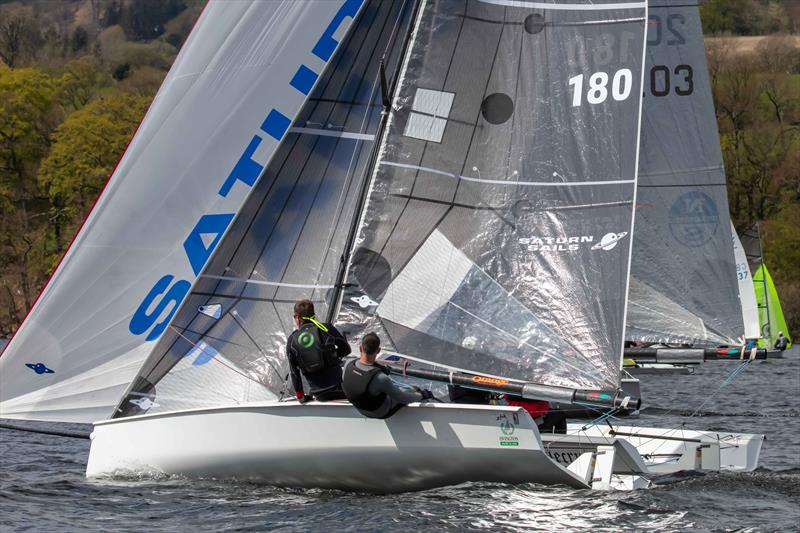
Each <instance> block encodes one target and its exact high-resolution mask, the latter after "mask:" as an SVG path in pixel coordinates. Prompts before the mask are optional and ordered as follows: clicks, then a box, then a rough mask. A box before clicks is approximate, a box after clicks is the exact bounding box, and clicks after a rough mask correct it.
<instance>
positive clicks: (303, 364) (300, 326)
mask: <svg viewBox="0 0 800 533" xmlns="http://www.w3.org/2000/svg"><path fill="white" fill-rule="evenodd" d="M294 323H295V325H296V326H297V329H296V330H294V331H293V332H292V334H291V335H289V339H288V341H287V342H286V357H287V358H288V359H289V373H290V374H291V376H292V386H293V387H294V390H295V396H296V397H297V399H298V400H300V402H301V403H305V402H307V401H309V399H310V397H309V396H313V398H314V399H315V400H317V401H318V402H329V401H331V400H344V399H345V396H344V392H343V391H342V361H341V359H342V357H345V356H347V355H349V354H350V351H351V350H350V345H349V344H347V340H345V338H344V336H343V335H342V334H341V333H339V331H338V330H337V329H336V328H335V327H333V324H327V323H326V324H323V323H321V322H319V321H317V319H316V318H315V317H314V304H313V303H312V302H311V300H300V301H299V302H297V303H296V304H294ZM301 372H302V375H303V377H305V378H306V381H307V382H308V387H309V391H308V394H309V396H306V394H305V391H304V390H303V380H302V379H301V377H300V374H301Z"/></svg>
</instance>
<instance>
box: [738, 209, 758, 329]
mask: <svg viewBox="0 0 800 533" xmlns="http://www.w3.org/2000/svg"><path fill="white" fill-rule="evenodd" d="M731 236H732V239H733V258H734V260H735V261H736V279H737V280H738V282H739V303H741V304H742V320H744V336H745V338H746V339H757V338H759V337H760V336H761V333H760V325H759V321H758V303H756V290H755V287H754V286H753V276H752V274H751V272H750V266H749V265H748V264H747V255H746V254H745V252H744V248H743V247H742V241H740V240H739V235H738V234H737V233H736V228H734V227H733V222H731Z"/></svg>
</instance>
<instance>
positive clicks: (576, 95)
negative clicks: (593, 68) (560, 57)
mask: <svg viewBox="0 0 800 533" xmlns="http://www.w3.org/2000/svg"><path fill="white" fill-rule="evenodd" d="M583 78H584V75H583V74H578V75H577V76H573V77H571V78H570V79H569V85H570V87H572V91H573V92H572V106H573V107H577V106H579V105H581V104H582V103H583ZM632 88H633V74H632V73H631V71H630V69H627V68H624V69H621V70H618V71H617V72H615V73H614V77H613V78H612V79H611V97H612V98H613V99H614V100H616V101H618V102H619V101H621V100H625V99H626V98H627V97H628V96H630V94H631V89H632ZM608 92H609V91H608V74H606V73H605V72H595V73H594V74H592V75H591V76H589V87H588V88H587V90H586V101H587V102H589V103H590V104H602V103H603V102H605V101H606V99H607V98H608Z"/></svg>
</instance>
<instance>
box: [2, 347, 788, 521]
mask: <svg viewBox="0 0 800 533" xmlns="http://www.w3.org/2000/svg"><path fill="white" fill-rule="evenodd" d="M735 366H736V363H727V362H713V363H707V364H705V365H703V366H702V367H701V368H699V369H698V371H697V372H696V373H695V374H694V375H690V376H678V375H672V376H669V375H665V376H642V392H643V395H644V397H645V403H646V405H647V406H648V407H647V408H646V409H645V410H644V412H643V413H642V415H641V416H640V417H639V418H638V419H632V420H630V422H632V423H633V424H635V425H655V426H660V427H676V426H680V425H681V424H683V423H686V426H687V427H691V428H695V429H706V430H719V431H738V432H748V433H763V434H765V435H766V436H767V440H766V442H765V443H764V447H763V449H762V453H761V465H762V466H761V467H760V468H759V469H758V470H756V471H755V472H752V473H747V474H701V473H690V474H681V475H671V476H662V477H657V478H655V483H654V486H653V488H651V489H648V490H640V491H634V492H599V491H589V490H586V491H575V490H572V489H567V488H561V487H542V486H537V485H518V486H509V485H501V484H489V483H470V484H464V485H459V486H456V487H446V488H440V489H435V490H429V491H424V492H416V493H407V494H397V495H390V496H373V495H368V494H352V493H344V492H338V491H329V490H295V489H282V488H275V487H268V486H259V485H253V484H246V483H222V482H212V481H194V480H186V479H176V478H167V479H115V480H104V481H87V480H86V479H85V478H84V468H85V464H86V458H87V455H88V449H89V442H88V441H87V440H80V439H70V438H64V437H56V436H48V435H41V434H34V433H23V432H18V431H11V430H6V429H0V531H2V532H3V533H7V532H11V531H23V530H29V531H265V530H277V531H385V530H417V531H434V530H467V531H483V530H491V531H523V530H525V531H537V530H538V531H554V530H561V531H580V530H586V531H620V530H626V531H638V530H646V531H682V530H686V529H694V530H695V531H798V530H800V356H798V354H796V353H795V354H792V355H791V356H789V358H787V359H783V360H768V361H757V362H754V363H753V364H751V365H750V366H749V367H748V368H747V369H746V370H745V371H744V372H743V373H742V374H741V375H740V376H739V377H738V378H737V379H736V381H734V382H733V383H732V384H730V385H728V386H727V387H725V388H723V389H721V390H720V391H719V393H718V394H717V395H716V396H715V397H714V399H713V400H711V401H710V402H708V403H707V404H706V405H705V406H703V408H702V410H701V411H700V412H699V413H698V414H697V415H696V416H694V417H690V416H689V415H690V414H691V412H692V411H694V410H695V409H697V407H698V406H699V405H700V404H701V403H702V402H703V401H704V400H706V399H707V398H708V396H709V394H711V393H713V392H714V391H715V390H716V389H717V388H718V387H719V385H720V384H721V383H722V381H723V380H724V379H725V378H726V377H727V376H728V375H729V374H730V373H731V372H732V371H733V369H734V368H735ZM4 422H8V421H4ZM627 422H628V421H626V423H627ZM56 427H59V428H61V427H69V428H70V429H77V430H81V431H87V430H88V429H89V427H88V426H56Z"/></svg>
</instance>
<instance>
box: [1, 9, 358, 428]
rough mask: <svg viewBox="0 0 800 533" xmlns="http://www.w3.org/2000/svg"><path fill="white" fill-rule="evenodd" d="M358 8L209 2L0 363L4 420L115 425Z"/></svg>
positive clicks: (355, 15)
mask: <svg viewBox="0 0 800 533" xmlns="http://www.w3.org/2000/svg"><path fill="white" fill-rule="evenodd" d="M363 3H364V0H330V1H329V0H325V1H322V0H320V1H311V2H294V1H291V0H287V1H273V2H243V1H227V0H226V1H212V2H210V3H209V5H208V6H207V7H206V9H205V10H204V12H203V14H202V16H201V17H200V19H199V20H198V22H197V25H196V27H195V29H194V31H193V32H192V34H191V36H190V37H189V39H188V40H187V42H186V44H185V45H184V47H183V49H182V51H181V53H180V54H179V56H178V58H177V59H176V61H175V64H174V65H173V67H172V69H171V70H170V72H169V74H168V76H167V78H166V80H165V81H164V84H163V85H162V87H161V89H160V90H159V92H158V94H157V96H156V98H155V100H154V102H153V104H152V106H151V108H150V110H149V111H148V113H147V116H146V117H145V119H144V120H143V122H142V124H141V126H140V127H139V130H138V132H137V134H136V135H135V136H134V138H133V140H132V141H131V143H130V146H129V147H128V149H127V151H126V153H125V155H124V157H123V158H122V159H121V161H120V163H119V165H118V167H117V168H116V170H115V172H114V173H113V175H112V176H111V178H110V180H109V182H108V185H107V187H106V188H105V190H104V192H103V194H102V195H101V197H100V199H99V201H98V203H97V205H96V206H95V208H94V209H93V211H92V213H91V215H90V216H89V217H88V219H87V221H86V223H85V224H84V226H83V229H82V230H81V231H80V233H79V234H78V236H77V238H76V239H75V241H74V243H73V244H72V246H71V247H70V249H69V251H68V252H67V254H66V255H65V257H64V259H63V261H62V262H61V264H60V266H59V267H58V268H57V269H56V272H55V273H54V275H53V277H52V279H51V280H50V282H49V283H48V285H47V287H46V288H45V289H44V291H43V292H42V294H41V296H40V298H39V300H38V301H37V303H36V305H35V306H34V308H33V309H32V311H31V313H30V315H29V316H28V318H27V319H26V321H25V322H24V324H23V325H22V326H21V328H20V330H19V331H18V332H17V334H16V335H15V336H14V338H13V339H12V341H11V343H10V344H9V346H8V347H7V349H6V350H5V353H4V355H3V356H2V358H0V416H3V417H12V418H31V419H43V420H61V421H74V422H91V421H94V420H97V419H102V418H107V417H108V416H110V415H111V413H112V412H113V408H114V406H115V405H117V403H118V402H119V400H120V398H121V397H122V395H123V394H124V392H125V390H126V388H127V387H128V386H129V384H130V382H131V381H132V379H133V378H134V376H135V375H136V372H137V371H138V370H139V369H140V367H141V365H142V363H143V362H144V361H145V359H146V358H147V356H148V354H149V353H150V352H151V351H152V350H153V348H154V346H155V344H156V342H155V341H156V340H157V339H159V338H160V337H161V335H162V334H163V333H164V331H165V330H166V329H167V326H168V324H169V323H170V321H171V320H172V318H173V316H174V315H175V312H176V311H177V309H178V308H179V307H180V305H181V303H182V302H183V301H184V300H185V298H186V296H187V295H188V293H189V291H190V288H191V287H192V285H193V284H194V281H195V280H196V279H197V276H198V275H199V274H200V272H201V271H202V270H203V269H204V267H205V265H206V263H207V262H208V260H209V258H210V257H211V256H212V254H213V252H214V251H215V248H217V247H218V245H219V244H220V241H221V240H222V237H223V235H224V234H225V233H226V232H227V231H228V228H229V227H230V226H231V224H232V221H233V219H234V216H235V214H236V213H237V212H238V211H239V209H240V207H241V206H242V204H243V203H244V201H245V199H246V198H247V197H248V195H249V194H250V192H251V189H252V187H253V186H254V185H255V184H256V182H257V181H258V178H259V176H260V175H261V174H262V171H263V169H264V168H265V167H267V166H268V165H269V163H270V161H271V160H272V159H273V156H274V154H275V152H276V149H277V148H278V146H279V144H280V143H281V141H282V140H283V139H284V138H285V137H286V135H287V129H288V128H289V126H290V124H291V123H292V122H293V121H294V119H295V118H296V116H297V114H298V112H299V111H300V109H301V107H302V106H303V104H304V102H305V101H306V99H307V96H308V94H309V93H310V92H311V91H312V89H313V87H314V86H315V85H316V83H317V81H318V80H319V78H320V77H321V75H322V73H323V72H324V71H325V69H326V66H327V64H328V62H329V61H330V59H331V58H332V57H333V55H334V52H335V51H336V48H337V46H338V44H339V41H340V40H342V39H343V38H344V37H345V36H346V34H347V31H348V29H349V27H350V25H351V23H352V21H353V20H354V19H355V18H356V17H357V16H358V14H359V11H360V10H361V8H362V4H363ZM320 127H321V128H325V127H327V126H326V125H322V126H320ZM200 367H201V366H198V367H197V368H200Z"/></svg>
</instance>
